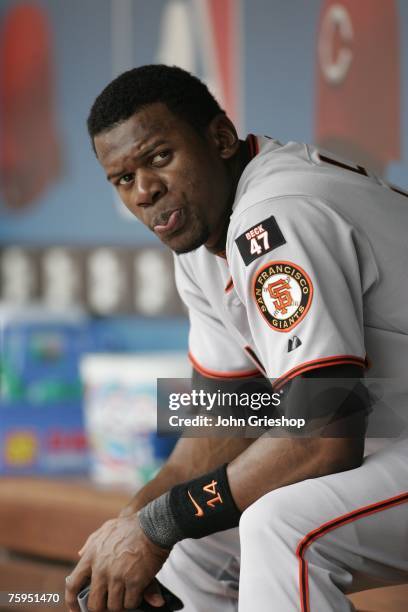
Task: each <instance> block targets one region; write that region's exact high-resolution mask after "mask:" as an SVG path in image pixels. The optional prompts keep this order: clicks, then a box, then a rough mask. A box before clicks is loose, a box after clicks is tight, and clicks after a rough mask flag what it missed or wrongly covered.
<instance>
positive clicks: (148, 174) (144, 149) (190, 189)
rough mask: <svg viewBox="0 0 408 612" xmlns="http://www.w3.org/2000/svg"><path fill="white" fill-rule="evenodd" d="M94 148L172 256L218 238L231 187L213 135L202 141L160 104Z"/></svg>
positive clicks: (98, 141) (126, 201)
mask: <svg viewBox="0 0 408 612" xmlns="http://www.w3.org/2000/svg"><path fill="white" fill-rule="evenodd" d="M94 144H95V149H96V154H97V156H98V160H99V162H100V163H101V164H102V166H103V168H104V170H105V172H106V176H107V178H108V180H109V181H110V182H111V183H112V184H113V185H114V186H115V188H116V189H117V190H118V193H119V196H120V198H121V200H122V201H123V203H124V204H125V205H126V207H127V208H128V209H129V210H130V212H131V213H132V214H134V215H135V216H136V217H137V218H138V219H139V220H140V221H141V222H142V223H144V224H145V225H146V226H147V227H148V228H149V229H150V230H152V231H153V232H154V233H155V234H156V235H157V236H158V237H159V238H160V240H161V241H162V242H163V243H164V244H166V245H167V246H168V247H170V248H171V249H172V250H173V251H175V252H176V253H185V252H188V251H191V250H193V249H195V248H197V247H199V246H201V245H202V244H204V243H206V244H207V245H209V246H211V243H212V242H213V241H215V240H216V239H217V238H218V236H219V230H220V225H223V220H224V219H225V213H226V209H227V206H228V202H229V198H230V189H231V185H230V181H229V180H228V175H227V172H226V168H225V162H224V161H223V159H222V156H221V155H220V154H219V148H218V147H217V138H216V137H214V136H213V132H212V131H211V130H208V134H207V135H206V136H201V135H199V134H198V133H197V132H196V130H194V128H193V127H191V126H190V125H189V124H188V123H187V122H185V121H183V120H182V119H180V118H178V117H177V116H175V115H174V114H173V113H172V112H171V111H169V110H168V108H167V107H166V106H165V105H164V104H161V103H155V104H151V105H149V106H147V107H145V108H143V109H141V110H140V111H138V112H136V113H135V114H134V115H133V116H132V117H130V118H129V119H127V120H126V121H124V122H122V123H120V124H119V125H117V126H115V127H113V128H112V129H110V130H108V131H106V132H102V133H101V134H98V135H97V136H96V137H95V140H94Z"/></svg>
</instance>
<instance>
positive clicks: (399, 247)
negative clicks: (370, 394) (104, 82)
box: [175, 136, 408, 382]
mask: <svg viewBox="0 0 408 612" xmlns="http://www.w3.org/2000/svg"><path fill="white" fill-rule="evenodd" d="M249 141H250V142H252V143H253V147H254V148H256V150H257V151H258V153H257V154H256V155H255V156H254V157H253V159H252V161H251V162H250V163H249V164H248V165H247V167H246V168H245V170H244V172H243V174H242V176H241V179H240V181H239V184H238V189H237V193H236V198H235V202H234V206H233V212H232V215H231V220H230V224H229V230H228V237H227V248H226V254H225V255H226V257H225V258H223V257H222V256H215V255H212V254H211V253H209V252H208V251H207V250H206V249H205V247H201V248H199V249H197V250H196V251H194V252H192V253H188V254H186V255H181V256H177V257H175V265H176V281H177V286H178V290H179V292H180V295H181V296H182V298H183V300H184V301H185V303H186V305H187V307H188V309H189V314H190V321H191V331H190V340H189V345H190V357H191V360H192V362H193V364H194V367H196V368H197V369H198V370H199V371H201V372H202V373H203V374H206V375H207V376H213V377H219V376H225V375H226V374H227V375H229V376H246V375H249V374H253V373H256V372H257V371H259V370H261V371H262V372H263V373H265V374H266V375H267V376H268V377H269V378H272V379H275V380H277V381H280V382H284V381H286V380H289V379H290V378H292V377H293V376H296V375H298V374H300V373H301V372H304V371H305V370H308V369H312V368H316V367H321V366H324V365H330V364H334V363H356V364H364V363H365V361H366V359H367V358H368V360H369V362H370V365H371V368H370V376H371V377H377V376H382V377H388V376H390V377H399V376H405V373H406V370H407V364H408V340H407V338H408V336H407V334H408V316H407V311H406V304H407V303H408V272H407V270H408V250H407V248H406V228H407V227H408V197H407V194H405V193H403V192H402V191H397V190H396V189H393V188H391V187H390V186H389V185H388V184H386V183H385V182H384V181H382V180H381V179H379V178H377V177H375V176H370V175H368V174H367V173H366V171H365V170H364V169H363V168H361V167H358V166H353V165H351V164H350V163H348V162H343V161H340V160H337V159H334V158H333V157H331V156H329V155H328V154H325V153H323V152H321V151H319V150H318V149H317V148H314V147H311V146H307V145H304V144H299V143H294V142H290V143H288V144H286V145H282V144H280V143H279V142H277V141H276V140H271V139H268V138H265V137H262V138H259V137H258V138H257V139H256V140H255V138H254V137H252V136H251V137H249ZM255 142H256V144H255Z"/></svg>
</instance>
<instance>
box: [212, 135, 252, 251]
mask: <svg viewBox="0 0 408 612" xmlns="http://www.w3.org/2000/svg"><path fill="white" fill-rule="evenodd" d="M250 161H251V154H250V151H249V147H248V143H247V141H246V140H240V141H239V149H238V151H237V154H236V155H235V156H234V158H233V159H232V160H231V164H230V168H229V172H230V181H231V190H230V196H229V198H228V204H227V206H226V207H225V213H224V218H223V223H222V224H221V226H220V227H221V228H220V231H219V233H218V235H217V236H216V237H215V238H214V239H213V240H211V241H209V242H207V243H206V244H205V246H206V248H207V249H208V250H209V251H210V253H214V255H220V256H221V257H225V246H226V240H227V232H228V226H229V222H230V217H231V213H232V207H233V204H234V200H235V194H236V192H237V187H238V182H239V179H240V178H241V175H242V173H243V171H244V169H245V167H246V166H247V165H248V163H249V162H250Z"/></svg>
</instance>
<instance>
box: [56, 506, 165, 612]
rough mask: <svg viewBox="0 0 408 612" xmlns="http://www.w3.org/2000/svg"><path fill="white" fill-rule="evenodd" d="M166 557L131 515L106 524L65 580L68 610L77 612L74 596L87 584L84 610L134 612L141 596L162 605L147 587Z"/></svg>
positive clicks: (96, 533)
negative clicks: (126, 610)
mask: <svg viewBox="0 0 408 612" xmlns="http://www.w3.org/2000/svg"><path fill="white" fill-rule="evenodd" d="M169 553H170V551H169V550H165V549H163V548H160V547H159V546H156V544H153V542H151V541H150V540H149V539H148V538H147V537H146V535H145V534H144V533H143V531H142V529H141V527H140V525H139V519H138V517H137V516H136V515H135V514H133V515H132V516H121V517H119V518H116V519H112V520H110V521H107V522H106V523H104V524H103V525H102V527H100V529H98V530H97V531H95V533H93V534H92V535H91V536H90V537H89V538H88V540H87V541H86V544H85V546H84V547H83V548H82V550H81V551H80V555H81V559H80V561H79V563H78V564H77V566H76V568H75V569H74V571H73V572H72V574H71V575H70V576H69V577H68V578H67V582H66V591H65V601H66V604H67V607H68V609H69V610H70V611H72V612H79V606H78V602H77V595H78V593H79V591H80V590H81V588H83V587H84V586H85V585H86V584H87V583H88V582H89V581H91V592H90V595H89V599H88V608H89V610H93V611H95V612H104V611H105V610H106V609H108V610H110V611H112V612H113V611H118V612H119V611H122V610H123V608H129V609H130V608H136V607H137V606H138V605H139V604H140V602H141V600H142V598H143V595H144V594H145V598H146V600H147V601H148V602H149V603H150V604H151V605H152V606H161V605H163V603H164V600H163V598H162V597H161V596H158V595H157V593H155V592H154V589H153V588H152V585H151V583H152V581H153V579H154V577H155V576H156V574H157V572H158V571H159V570H160V568H161V567H162V565H163V564H164V562H165V561H166V559H167V557H168V555H169ZM145 591H146V592H145Z"/></svg>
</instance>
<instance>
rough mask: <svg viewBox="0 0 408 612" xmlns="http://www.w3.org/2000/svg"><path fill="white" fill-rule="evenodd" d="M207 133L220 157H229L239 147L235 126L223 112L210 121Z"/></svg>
mask: <svg viewBox="0 0 408 612" xmlns="http://www.w3.org/2000/svg"><path fill="white" fill-rule="evenodd" d="M207 135H208V138H209V140H210V141H211V143H212V144H213V146H215V148H216V149H217V151H218V154H219V156H220V157H221V158H222V159H230V158H231V157H233V156H234V155H235V154H236V152H237V151H238V149H239V138H238V134H237V131H236V129H235V126H234V124H233V123H232V121H231V120H230V119H228V117H227V116H226V115H224V114H223V113H220V114H219V115H217V116H216V117H214V119H213V120H212V121H211V123H210V124H209V126H208V131H207Z"/></svg>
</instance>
